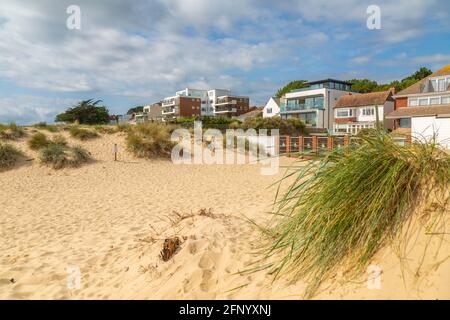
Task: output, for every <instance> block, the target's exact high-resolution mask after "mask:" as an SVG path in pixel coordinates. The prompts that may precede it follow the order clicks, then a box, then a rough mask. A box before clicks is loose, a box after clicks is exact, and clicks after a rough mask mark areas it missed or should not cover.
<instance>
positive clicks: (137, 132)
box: [126, 123, 175, 158]
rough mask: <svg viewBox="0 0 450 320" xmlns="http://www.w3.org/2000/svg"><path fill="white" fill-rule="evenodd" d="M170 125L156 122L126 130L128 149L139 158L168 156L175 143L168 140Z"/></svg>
mask: <svg viewBox="0 0 450 320" xmlns="http://www.w3.org/2000/svg"><path fill="white" fill-rule="evenodd" d="M170 132H171V127H170V126H167V125H161V124H156V123H148V124H141V125H137V126H135V127H134V128H132V129H131V130H130V131H128V136H127V138H126V142H127V147H128V150H130V151H131V152H133V153H134V155H135V156H137V157H141V158H144V157H146V158H151V157H157V158H164V157H170V155H171V151H172V148H173V147H174V146H175V143H174V142H172V141H171V140H170Z"/></svg>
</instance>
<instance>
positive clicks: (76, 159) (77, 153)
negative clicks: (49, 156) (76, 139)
mask: <svg viewBox="0 0 450 320" xmlns="http://www.w3.org/2000/svg"><path fill="white" fill-rule="evenodd" d="M68 151H69V156H68V162H69V164H70V165H71V166H72V167H78V166H80V165H81V164H83V163H86V162H88V161H89V160H90V159H91V155H90V154H89V152H88V151H87V150H86V149H84V148H83V147H81V146H73V147H72V148H69V150H68Z"/></svg>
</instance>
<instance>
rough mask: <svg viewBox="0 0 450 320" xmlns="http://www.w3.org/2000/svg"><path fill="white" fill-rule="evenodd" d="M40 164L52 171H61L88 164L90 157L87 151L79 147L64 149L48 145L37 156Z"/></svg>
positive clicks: (59, 146)
mask: <svg viewBox="0 0 450 320" xmlns="http://www.w3.org/2000/svg"><path fill="white" fill-rule="evenodd" d="M39 159H40V160H41V162H42V163H44V164H46V165H50V166H52V167H53V168H54V169H62V168H64V167H66V166H70V167H78V166H80V165H81V164H83V163H86V162H88V161H89V160H90V159H91V156H90V154H89V152H88V151H86V150H85V149H83V148H82V147H80V146H74V147H64V146H63V145H60V144H54V143H50V144H49V145H48V146H47V147H45V148H43V149H42V150H41V152H40V154H39Z"/></svg>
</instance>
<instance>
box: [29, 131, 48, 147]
mask: <svg viewBox="0 0 450 320" xmlns="http://www.w3.org/2000/svg"><path fill="white" fill-rule="evenodd" d="M49 143H50V140H49V139H48V138H47V136H46V135H45V134H43V133H42V132H37V133H35V134H33V135H32V136H31V137H30V139H29V140H28V142H27V144H28V146H29V147H30V149H33V150H40V149H42V148H45V147H46V146H48V144H49Z"/></svg>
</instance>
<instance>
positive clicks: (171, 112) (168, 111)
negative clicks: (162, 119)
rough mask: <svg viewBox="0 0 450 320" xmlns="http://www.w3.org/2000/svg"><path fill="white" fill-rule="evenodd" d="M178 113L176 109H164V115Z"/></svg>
mask: <svg viewBox="0 0 450 320" xmlns="http://www.w3.org/2000/svg"><path fill="white" fill-rule="evenodd" d="M175 112H176V108H175V107H174V106H173V107H163V108H162V114H166V115H167V114H174V113H175Z"/></svg>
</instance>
